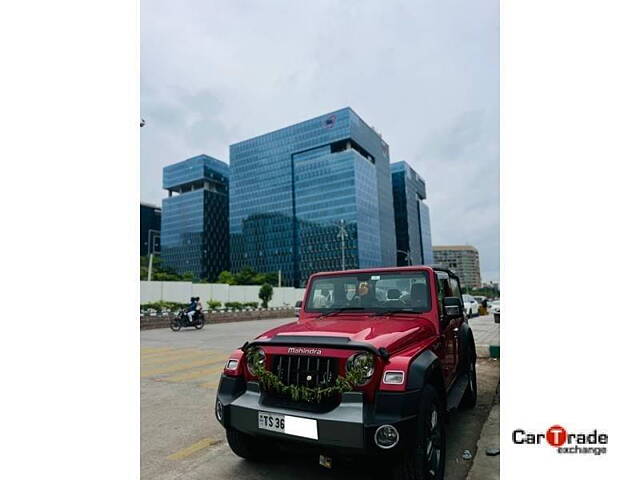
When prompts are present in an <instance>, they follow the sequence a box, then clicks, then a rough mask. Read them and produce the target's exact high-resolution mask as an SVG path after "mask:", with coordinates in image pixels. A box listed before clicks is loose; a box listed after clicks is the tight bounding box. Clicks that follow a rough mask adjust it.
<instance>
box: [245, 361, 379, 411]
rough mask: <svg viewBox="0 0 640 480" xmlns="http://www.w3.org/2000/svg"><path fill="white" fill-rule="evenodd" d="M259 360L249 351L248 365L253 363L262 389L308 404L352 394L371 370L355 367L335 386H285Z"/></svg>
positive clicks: (365, 367)
mask: <svg viewBox="0 0 640 480" xmlns="http://www.w3.org/2000/svg"><path fill="white" fill-rule="evenodd" d="M257 360H258V354H257V351H255V350H249V352H248V353H247V363H251V365H252V367H251V368H252V370H253V375H254V376H255V377H257V379H258V381H259V382H260V386H261V387H263V388H264V389H265V390H269V391H270V392H273V393H277V394H284V395H287V396H288V397H290V398H291V399H292V400H293V401H300V400H302V401H304V402H307V403H311V402H317V403H320V402H321V401H322V399H324V398H330V397H333V396H334V395H338V394H342V393H345V392H352V391H353V390H354V388H355V387H356V386H358V385H362V383H363V382H364V381H365V380H366V378H367V377H366V374H367V370H368V369H369V366H368V365H364V364H360V365H354V366H353V367H352V368H351V369H350V370H349V371H347V374H346V375H345V376H344V377H343V376H340V375H338V377H337V378H336V381H335V383H334V384H333V385H331V386H327V387H322V386H319V387H315V388H309V387H307V386H305V385H286V384H284V383H283V382H282V380H280V378H279V377H278V376H277V375H276V374H274V373H273V372H270V371H269V370H267V369H266V368H264V366H263V365H261V364H260V363H259V362H258V361H257Z"/></svg>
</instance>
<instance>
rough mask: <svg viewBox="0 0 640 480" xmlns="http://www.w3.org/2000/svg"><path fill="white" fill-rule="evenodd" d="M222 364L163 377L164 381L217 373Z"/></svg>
mask: <svg viewBox="0 0 640 480" xmlns="http://www.w3.org/2000/svg"><path fill="white" fill-rule="evenodd" d="M223 369H224V366H220V367H216V368H207V369H204V370H196V371H195V372H191V373H183V374H180V375H172V376H170V377H167V378H163V379H162V381H164V382H182V381H184V380H193V379H194V378H200V377H206V376H208V375H215V374H217V373H222V370H223Z"/></svg>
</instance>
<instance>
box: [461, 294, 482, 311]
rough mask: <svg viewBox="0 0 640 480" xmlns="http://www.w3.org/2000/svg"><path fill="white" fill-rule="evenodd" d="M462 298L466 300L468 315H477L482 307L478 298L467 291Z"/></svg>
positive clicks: (465, 309)
mask: <svg viewBox="0 0 640 480" xmlns="http://www.w3.org/2000/svg"><path fill="white" fill-rule="evenodd" d="M462 299H463V301H464V311H465V312H467V315H469V317H475V316H477V315H478V311H479V309H480V304H479V303H478V302H477V301H476V299H475V298H473V297H472V296H471V295H467V294H466V293H465V294H464V295H462Z"/></svg>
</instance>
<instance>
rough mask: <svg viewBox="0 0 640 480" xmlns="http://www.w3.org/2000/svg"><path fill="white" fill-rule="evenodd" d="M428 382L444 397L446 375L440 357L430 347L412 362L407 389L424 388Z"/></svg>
mask: <svg viewBox="0 0 640 480" xmlns="http://www.w3.org/2000/svg"><path fill="white" fill-rule="evenodd" d="M426 384H429V385H433V386H434V387H436V389H437V390H438V392H440V394H441V395H443V397H444V396H445V393H446V390H445V386H444V375H443V373H442V365H441V364H440V359H439V358H438V356H437V355H436V354H435V353H433V352H432V351H431V350H429V349H427V350H424V351H423V352H422V353H420V354H419V355H418V356H417V357H416V358H415V359H414V360H413V361H412V362H411V365H410V367H409V376H408V380H407V389H408V390H422V388H423V387H424V386H425V385H426Z"/></svg>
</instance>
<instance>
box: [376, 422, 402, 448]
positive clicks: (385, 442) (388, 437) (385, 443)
mask: <svg viewBox="0 0 640 480" xmlns="http://www.w3.org/2000/svg"><path fill="white" fill-rule="evenodd" d="M374 440H375V442H376V445H378V446H379V447H380V448H384V449H385V450H386V449H389V448H393V447H395V446H396V445H397V444H398V441H399V440H400V434H399V433H398V430H396V427H394V426H393V425H382V426H380V427H378V429H377V430H376V434H375V435H374Z"/></svg>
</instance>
